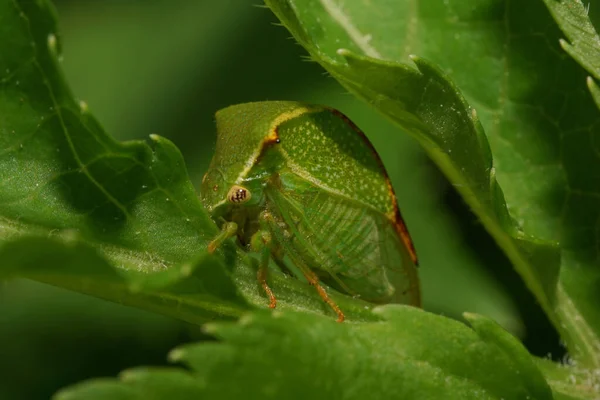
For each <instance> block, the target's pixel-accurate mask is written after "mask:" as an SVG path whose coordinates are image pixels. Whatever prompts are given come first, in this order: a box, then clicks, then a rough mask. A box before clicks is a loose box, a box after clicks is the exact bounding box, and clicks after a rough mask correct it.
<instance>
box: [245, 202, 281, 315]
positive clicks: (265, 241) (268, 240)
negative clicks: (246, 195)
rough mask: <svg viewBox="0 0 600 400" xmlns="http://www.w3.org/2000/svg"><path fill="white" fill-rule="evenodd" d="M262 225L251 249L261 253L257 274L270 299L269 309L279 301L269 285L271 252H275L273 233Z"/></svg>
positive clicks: (253, 239) (251, 242) (252, 241)
mask: <svg viewBox="0 0 600 400" xmlns="http://www.w3.org/2000/svg"><path fill="white" fill-rule="evenodd" d="M260 218H261V219H262V218H265V216H263V215H262V214H261V216H260ZM262 225H263V224H261V229H260V230H259V231H258V232H256V233H255V234H254V235H252V237H251V238H250V249H251V250H252V251H253V252H257V253H260V264H259V266H258V273H257V277H258V282H259V283H260V285H261V286H262V288H263V290H264V291H265V293H266V294H267V296H268V297H269V308H275V306H276V305H277V299H276V298H275V294H274V293H273V291H272V290H271V288H270V287H269V284H268V283H267V274H268V271H269V260H270V259H271V252H272V250H273V238H272V236H271V232H269V231H268V230H266V229H264V228H263V227H262Z"/></svg>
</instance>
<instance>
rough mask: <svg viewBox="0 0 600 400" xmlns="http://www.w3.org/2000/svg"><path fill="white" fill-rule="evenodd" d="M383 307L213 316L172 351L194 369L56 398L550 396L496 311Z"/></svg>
mask: <svg viewBox="0 0 600 400" xmlns="http://www.w3.org/2000/svg"><path fill="white" fill-rule="evenodd" d="M376 312H377V313H378V314H381V315H382V316H383V318H384V319H385V321H382V322H372V323H361V324H337V323H335V322H334V321H332V320H331V319H326V318H323V317H319V316H313V315H309V314H300V313H274V314H267V313H255V314H251V315H247V316H245V317H243V318H242V319H240V321H239V322H238V323H219V324H211V325H207V328H206V329H207V331H208V332H210V333H212V334H214V335H215V336H217V338H219V339H221V340H222V342H220V343H216V342H205V343H201V344H192V345H187V346H184V347H181V348H179V349H176V350H174V351H173V352H172V353H171V360H172V361H178V362H182V363H184V364H185V365H186V366H187V367H188V369H181V368H172V369H154V368H137V369H133V370H128V371H125V372H123V373H122V374H121V380H120V381H114V380H98V381H90V382H87V383H83V384H81V385H78V386H75V387H72V388H68V389H66V390H65V391H63V392H61V393H59V394H58V395H57V396H56V399H57V400H76V399H84V398H85V399H108V398H123V399H145V398H149V397H152V398H161V399H162V398H184V399H187V398H190V399H192V398H244V399H270V398H273V399H275V398H286V399H288V398H293V399H307V398H327V399H369V398H373V399H381V398H393V399H417V398H419V399H425V398H431V399H435V398H444V399H500V398H502V399H505V400H509V399H525V398H529V399H551V398H552V394H551V392H550V389H549V387H548V385H547V384H546V382H545V381H544V379H543V377H542V375H541V373H540V372H539V371H538V369H537V367H536V366H535V364H534V363H533V361H532V359H531V357H530V356H529V355H528V353H527V351H526V350H525V349H524V348H523V346H522V345H521V344H520V343H519V342H518V341H517V340H516V339H515V338H513V337H512V336H510V334H508V333H507V332H506V331H504V330H503V329H502V328H501V327H500V326H499V325H497V324H496V323H494V322H492V321H490V320H489V319H486V318H483V317H479V316H475V315H468V316H467V319H468V321H469V322H470V324H471V326H472V329H470V328H468V327H467V326H466V325H464V324H462V323H460V322H457V321H453V320H450V319H447V318H444V317H440V316H436V315H434V314H430V313H427V312H424V311H421V310H418V309H415V308H412V307H407V306H386V307H382V308H379V309H376ZM507 382H510V384H507Z"/></svg>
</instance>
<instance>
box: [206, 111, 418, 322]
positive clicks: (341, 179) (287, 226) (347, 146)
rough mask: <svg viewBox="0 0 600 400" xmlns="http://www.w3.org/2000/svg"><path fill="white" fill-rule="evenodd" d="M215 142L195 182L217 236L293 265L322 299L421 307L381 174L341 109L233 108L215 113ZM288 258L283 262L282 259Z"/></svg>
mask: <svg viewBox="0 0 600 400" xmlns="http://www.w3.org/2000/svg"><path fill="white" fill-rule="evenodd" d="M216 120H217V133H218V135H217V144H216V150H215V154H214V157H213V159H212V161H211V164H210V167H209V169H208V172H207V173H206V174H205V175H204V178H203V180H202V188H201V196H202V202H203V204H204V206H205V208H206V209H207V210H208V212H209V213H210V215H211V217H212V218H213V220H214V221H215V222H216V223H217V225H218V226H219V227H220V229H221V232H220V233H219V234H218V235H217V236H216V237H215V238H214V240H212V241H211V242H210V244H209V245H208V251H209V252H213V251H215V249H217V248H218V247H219V246H220V245H221V244H222V243H223V242H224V241H225V240H227V239H228V238H231V237H234V236H235V237H237V241H238V243H239V244H240V245H242V246H244V248H246V249H247V250H248V251H251V252H256V253H259V254H260V262H259V269H258V281H259V283H260V285H261V286H262V288H263V290H264V292H265V293H266V295H267V296H268V298H269V306H270V307H271V308H274V307H275V306H276V304H277V300H276V297H275V294H274V293H273V291H272V290H271V288H270V287H269V285H268V282H267V279H268V277H267V270H268V265H269V261H270V260H271V259H273V260H274V261H275V263H276V264H277V265H278V266H280V267H281V268H282V269H283V270H286V269H287V268H286V261H291V262H292V263H293V264H294V265H295V267H297V270H299V271H300V272H301V273H302V274H303V275H304V277H305V278H306V279H307V281H308V282H309V283H310V284H311V285H312V286H314V287H315V288H316V290H317V291H318V293H319V295H320V296H321V298H322V299H323V300H324V301H325V302H326V303H327V304H328V305H329V306H330V307H331V308H332V309H333V311H335V313H336V314H337V317H338V318H337V320H338V321H339V322H342V321H343V320H344V313H343V311H342V310H340V308H339V307H338V306H337V304H336V303H335V302H334V301H333V300H332V299H331V298H330V297H329V295H328V293H327V290H326V289H325V288H324V287H323V286H322V285H321V283H320V282H324V283H326V284H327V285H329V286H330V287H333V288H335V289H337V290H339V291H342V292H345V293H348V294H350V295H358V296H360V297H361V298H362V299H365V300H367V301H370V302H374V303H388V302H397V303H405V304H411V305H416V306H419V305H420V290H419V282H418V277H417V271H416V266H417V256H416V253H415V249H414V247H413V244H412V241H411V238H410V236H409V234H408V230H407V228H406V225H405V224H404V221H403V219H402V217H401V215H400V211H399V210H398V206H397V203H396V196H395V194H394V190H393V188H392V186H391V184H390V180H389V178H388V175H387V173H386V171H385V169H384V167H383V164H382V163H381V160H380V158H379V156H378V155H377V153H376V152H375V150H374V148H373V146H372V145H371V143H370V142H369V140H368V139H367V138H366V137H365V135H364V134H363V133H362V132H361V131H360V129H359V128H358V127H357V126H356V125H355V124H354V123H352V122H351V121H350V120H349V119H348V118H347V117H346V116H345V115H343V114H342V113H341V112H339V111H337V110H335V109H332V108H328V107H323V106H312V105H306V104H302V103H296V102H283V101H277V102H276V101H273V102H257V103H247V104H240V105H235V106H231V107H228V108H225V109H223V110H220V111H219V112H217V114H216ZM284 256H287V258H288V260H284Z"/></svg>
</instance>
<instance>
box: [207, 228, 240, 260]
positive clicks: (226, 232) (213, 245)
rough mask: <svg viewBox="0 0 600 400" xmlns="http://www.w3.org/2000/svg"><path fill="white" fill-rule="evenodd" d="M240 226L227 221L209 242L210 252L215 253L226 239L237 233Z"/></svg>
mask: <svg viewBox="0 0 600 400" xmlns="http://www.w3.org/2000/svg"><path fill="white" fill-rule="evenodd" d="M237 230H238V226H237V224H236V223H235V222H225V223H224V224H223V227H222V228H221V232H219V234H218V235H217V237H215V238H214V239H213V240H212V241H211V242H210V243H209V244H208V252H209V253H210V254H212V253H214V252H215V250H216V249H217V248H218V247H219V246H220V245H222V244H223V242H224V241H226V240H227V239H229V238H230V237H232V236H235V235H236V234H237Z"/></svg>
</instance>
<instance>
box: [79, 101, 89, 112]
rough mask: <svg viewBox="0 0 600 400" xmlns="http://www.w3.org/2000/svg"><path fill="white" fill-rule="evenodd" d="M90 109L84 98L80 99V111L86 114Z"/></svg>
mask: <svg viewBox="0 0 600 400" xmlns="http://www.w3.org/2000/svg"><path fill="white" fill-rule="evenodd" d="M89 110H90V109H89V107H88V104H87V103H86V102H85V101H83V100H79V111H80V112H81V113H82V114H86V113H87V112H88V111H89Z"/></svg>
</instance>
